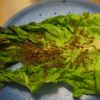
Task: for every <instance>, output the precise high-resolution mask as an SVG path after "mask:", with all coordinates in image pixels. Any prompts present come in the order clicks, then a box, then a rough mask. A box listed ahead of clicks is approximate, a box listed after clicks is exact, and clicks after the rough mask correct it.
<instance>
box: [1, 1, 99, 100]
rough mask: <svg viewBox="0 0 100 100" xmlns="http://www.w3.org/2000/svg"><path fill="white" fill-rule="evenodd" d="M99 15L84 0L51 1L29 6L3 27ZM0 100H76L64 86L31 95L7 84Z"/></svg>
mask: <svg viewBox="0 0 100 100" xmlns="http://www.w3.org/2000/svg"><path fill="white" fill-rule="evenodd" d="M84 11H85V12H91V13H100V6H99V5H95V4H92V3H89V2H87V1H84V0H54V1H53V0H51V1H49V2H46V3H41V4H38V5H36V6H30V7H28V8H26V9H24V10H22V11H21V12H19V13H18V14H16V15H15V16H13V17H12V18H11V19H9V20H8V21H7V22H6V23H5V24H4V27H7V26H8V25H22V24H26V23H29V22H32V21H35V22H40V21H42V20H44V19H46V18H49V17H53V16H57V15H65V14H68V13H77V14H79V13H83V12H84ZM20 67H21V64H20V63H19V64H17V65H14V66H12V69H13V70H16V68H20ZM0 100H76V99H74V98H73V96H72V93H71V91H70V89H69V88H68V87H66V86H65V85H64V84H61V83H59V84H48V85H45V86H42V87H41V88H40V89H39V91H38V92H36V93H33V94H31V93H30V92H29V91H28V90H27V89H26V88H24V87H22V86H20V85H17V84H9V85H7V86H5V87H4V88H2V89H0ZM80 100H100V96H99V95H95V96H94V95H91V96H90V95H84V96H82V97H81V98H80Z"/></svg>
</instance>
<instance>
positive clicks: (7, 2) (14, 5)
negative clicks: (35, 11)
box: [0, 0, 100, 26]
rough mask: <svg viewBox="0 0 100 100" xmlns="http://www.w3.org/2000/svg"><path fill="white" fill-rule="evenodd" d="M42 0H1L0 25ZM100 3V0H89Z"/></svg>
mask: <svg viewBox="0 0 100 100" xmlns="http://www.w3.org/2000/svg"><path fill="white" fill-rule="evenodd" d="M39 1H42V0H0V26H1V25H3V24H4V23H5V22H6V21H7V20H8V19H9V18H10V17H11V16H13V15H14V14H15V13H17V12H18V11H20V10H21V9H23V8H25V7H27V6H29V5H31V4H34V5H35V4H36V3H38V2H39ZM43 1H44V0H43ZM89 1H90V2H93V3H97V4H100V0H89Z"/></svg>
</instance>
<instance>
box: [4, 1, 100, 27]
mask: <svg viewBox="0 0 100 100" xmlns="http://www.w3.org/2000/svg"><path fill="white" fill-rule="evenodd" d="M56 2H59V3H60V2H74V3H75V2H76V3H77V2H78V3H80V4H86V6H91V7H94V8H96V9H97V10H98V11H99V9H100V5H98V4H94V3H92V2H89V1H87V0H55V1H45V2H43V1H42V2H39V3H37V4H35V5H30V6H27V7H25V8H23V9H22V10H20V11H18V12H17V13H16V14H14V15H13V16H11V17H10V18H9V19H8V20H7V21H6V22H5V23H4V24H3V27H7V26H9V25H10V23H12V22H14V20H15V19H17V18H18V17H20V16H21V15H23V14H24V13H25V12H27V11H28V10H30V9H36V8H38V7H42V6H43V5H47V4H50V3H56ZM99 12H100V11H99Z"/></svg>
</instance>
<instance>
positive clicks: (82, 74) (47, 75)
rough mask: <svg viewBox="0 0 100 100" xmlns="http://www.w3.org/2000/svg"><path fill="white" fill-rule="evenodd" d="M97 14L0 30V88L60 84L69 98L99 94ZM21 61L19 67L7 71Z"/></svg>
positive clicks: (99, 53)
mask: <svg viewBox="0 0 100 100" xmlns="http://www.w3.org/2000/svg"><path fill="white" fill-rule="evenodd" d="M99 28H100V15H99V14H97V15H96V14H95V15H94V14H89V13H83V14H82V15H75V14H69V15H65V16H56V17H53V18H49V19H46V20H45V21H42V22H40V23H34V22H33V23H29V24H26V25H21V26H9V27H7V28H1V29H0V87H3V86H5V85H6V84H7V83H17V84H20V85H22V86H24V87H26V88H28V89H29V90H30V91H31V92H34V91H37V90H38V89H39V88H40V86H42V85H43V84H45V83H46V84H47V83H51V82H52V83H58V82H63V83H65V84H66V85H69V86H70V87H71V88H72V92H73V96H74V97H80V96H81V95H82V94H98V93H100V85H99V83H100V68H99V65H100V29H99ZM18 62H21V63H22V64H23V67H22V68H20V69H17V70H14V71H13V70H11V68H10V67H11V66H12V65H14V64H15V63H18Z"/></svg>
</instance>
